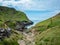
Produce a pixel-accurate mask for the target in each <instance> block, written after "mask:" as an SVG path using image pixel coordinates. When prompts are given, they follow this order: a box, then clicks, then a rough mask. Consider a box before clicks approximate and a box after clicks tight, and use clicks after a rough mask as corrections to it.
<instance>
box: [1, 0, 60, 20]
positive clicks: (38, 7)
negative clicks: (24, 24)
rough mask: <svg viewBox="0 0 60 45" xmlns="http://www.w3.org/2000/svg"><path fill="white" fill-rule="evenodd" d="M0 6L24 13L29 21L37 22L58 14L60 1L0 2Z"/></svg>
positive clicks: (16, 0)
mask: <svg viewBox="0 0 60 45" xmlns="http://www.w3.org/2000/svg"><path fill="white" fill-rule="evenodd" d="M0 6H7V7H12V8H15V9H16V10H21V11H24V12H25V13H26V15H27V16H28V18H29V19H30V20H39V21H43V20H45V19H48V18H50V17H52V16H54V15H56V14H57V13H59V12H60V0H0Z"/></svg>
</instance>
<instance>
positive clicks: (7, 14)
mask: <svg viewBox="0 0 60 45" xmlns="http://www.w3.org/2000/svg"><path fill="white" fill-rule="evenodd" d="M0 20H2V21H6V20H13V21H14V20H19V21H22V20H28V18H27V17H26V14H25V13H24V12H21V11H16V10H15V9H14V8H8V7H3V6H0Z"/></svg>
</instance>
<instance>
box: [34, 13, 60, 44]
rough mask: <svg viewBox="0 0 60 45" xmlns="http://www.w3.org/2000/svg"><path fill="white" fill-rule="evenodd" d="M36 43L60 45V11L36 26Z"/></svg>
mask: <svg viewBox="0 0 60 45" xmlns="http://www.w3.org/2000/svg"><path fill="white" fill-rule="evenodd" d="M34 29H35V30H36V31H37V35H36V36H35V44H36V45H60V13H59V14H57V15H56V16H54V17H52V18H49V19H47V20H45V21H42V22H40V23H38V24H36V26H35V27H34Z"/></svg>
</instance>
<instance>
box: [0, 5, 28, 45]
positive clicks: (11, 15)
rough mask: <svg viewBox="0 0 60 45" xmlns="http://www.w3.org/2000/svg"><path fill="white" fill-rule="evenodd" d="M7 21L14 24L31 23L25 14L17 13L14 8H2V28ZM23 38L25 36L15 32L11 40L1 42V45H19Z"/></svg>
mask: <svg viewBox="0 0 60 45" xmlns="http://www.w3.org/2000/svg"><path fill="white" fill-rule="evenodd" d="M7 20H12V22H14V21H24V20H26V21H29V19H28V18H27V16H26V14H25V13H24V12H21V11H16V10H15V9H14V8H8V7H3V6H0V27H1V25H2V24H3V23H4V22H5V21H7ZM2 27H3V26H2ZM22 38H23V36H22V34H21V33H20V32H18V31H15V30H13V31H12V34H11V36H10V37H9V38H5V39H4V40H3V41H0V45H18V43H17V40H18V39H22Z"/></svg>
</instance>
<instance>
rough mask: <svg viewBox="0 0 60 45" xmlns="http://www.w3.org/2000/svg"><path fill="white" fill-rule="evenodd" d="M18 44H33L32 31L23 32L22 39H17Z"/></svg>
mask: <svg viewBox="0 0 60 45" xmlns="http://www.w3.org/2000/svg"><path fill="white" fill-rule="evenodd" d="M18 43H19V45H35V42H34V33H31V32H29V33H26V32H23V40H18Z"/></svg>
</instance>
